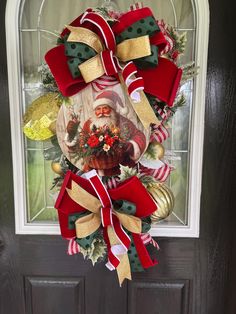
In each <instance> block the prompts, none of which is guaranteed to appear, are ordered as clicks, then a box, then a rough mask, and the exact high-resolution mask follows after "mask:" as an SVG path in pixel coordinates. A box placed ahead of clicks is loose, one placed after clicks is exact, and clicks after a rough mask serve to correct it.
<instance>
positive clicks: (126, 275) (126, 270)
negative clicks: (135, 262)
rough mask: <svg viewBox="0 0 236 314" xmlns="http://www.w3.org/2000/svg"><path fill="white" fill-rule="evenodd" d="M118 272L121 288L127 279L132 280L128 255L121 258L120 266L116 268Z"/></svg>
mask: <svg viewBox="0 0 236 314" xmlns="http://www.w3.org/2000/svg"><path fill="white" fill-rule="evenodd" d="M116 271H117V275H118V279H119V284H120V287H121V286H122V283H123V282H124V280H125V279H128V280H132V277H131V269H130V263H129V257H128V254H125V255H122V256H121V258H120V264H119V265H118V267H117V268H116Z"/></svg>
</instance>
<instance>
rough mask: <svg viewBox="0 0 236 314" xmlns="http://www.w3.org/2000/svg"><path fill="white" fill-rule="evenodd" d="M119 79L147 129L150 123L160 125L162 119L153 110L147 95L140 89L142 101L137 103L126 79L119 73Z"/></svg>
mask: <svg viewBox="0 0 236 314" xmlns="http://www.w3.org/2000/svg"><path fill="white" fill-rule="evenodd" d="M119 79H120V82H121V86H122V88H123V89H124V92H125V94H126V95H127V97H128V98H129V101H130V103H131V105H132V107H133V109H134V111H135V112H136V114H137V116H138V118H139V120H140V121H141V123H142V125H143V126H144V128H145V129H149V127H150V124H152V123H153V124H156V125H160V123H161V122H160V121H159V120H158V118H157V117H156V115H155V112H154V111H153V109H152V107H151V105H150V103H149V101H148V99H147V97H146V96H145V94H144V92H143V91H139V92H138V93H139V96H140V101H139V102H137V103H135V102H134V101H133V100H132V98H131V97H130V96H128V95H129V93H128V90H127V87H126V85H125V82H124V79H123V77H122V75H121V74H120V75H119Z"/></svg>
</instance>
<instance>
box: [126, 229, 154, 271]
mask: <svg viewBox="0 0 236 314" xmlns="http://www.w3.org/2000/svg"><path fill="white" fill-rule="evenodd" d="M132 236H133V240H134V244H135V247H136V250H137V253H138V257H139V259H140V262H141V264H142V266H143V268H149V267H152V266H154V265H156V264H158V262H157V261H153V260H152V259H151V257H150V255H149V253H148V251H147V249H146V247H145V245H144V244H143V240H142V238H141V236H140V235H139V234H135V233H133V234H132Z"/></svg>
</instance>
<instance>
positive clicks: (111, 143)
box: [24, 5, 195, 285]
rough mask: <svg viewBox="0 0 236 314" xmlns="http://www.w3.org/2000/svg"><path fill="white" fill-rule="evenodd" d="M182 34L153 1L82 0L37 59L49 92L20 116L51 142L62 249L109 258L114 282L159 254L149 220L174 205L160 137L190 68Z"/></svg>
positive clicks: (30, 132) (28, 130)
mask: <svg viewBox="0 0 236 314" xmlns="http://www.w3.org/2000/svg"><path fill="white" fill-rule="evenodd" d="M185 44H186V35H185V34H182V35H179V34H178V33H177V32H176V30H175V29H174V28H173V27H171V26H169V25H167V24H166V23H165V22H164V21H162V20H161V21H156V19H155V18H154V16H153V14H152V11H151V9H150V8H147V7H141V6H140V5H132V6H131V8H130V10H129V11H128V12H126V13H122V14H119V13H117V12H112V11H108V10H105V9H104V8H103V9H88V10H86V12H85V13H83V14H82V15H80V16H79V17H78V18H76V19H75V20H74V21H73V22H71V23H70V24H69V25H68V26H66V27H65V29H64V30H63V31H62V33H61V34H60V36H59V38H58V41H57V46H56V47H54V48H52V49H51V50H49V51H48V52H47V54H46V56H45V60H46V63H47V64H43V65H42V66H41V67H40V69H39V71H40V73H41V76H42V82H43V84H44V87H45V90H46V92H45V94H44V95H43V96H41V97H39V98H37V99H36V100H35V101H34V102H33V103H32V104H31V106H29V108H28V110H27V112H26V114H25V116H24V133H25V135H26V136H27V137H29V138H30V139H32V140H37V141H44V140H47V139H51V140H52V143H53V148H52V150H51V152H50V153H49V154H46V155H45V158H47V159H51V160H52V169H53V170H54V172H56V173H57V174H58V176H57V177H56V178H55V179H54V182H53V188H54V189H55V190H56V191H58V197H57V200H56V203H55V208H56V209H57V210H58V217H59V224H60V228H61V234H62V236H63V237H64V238H66V239H68V240H69V245H68V254H69V255H73V254H77V253H82V254H83V255H84V257H85V258H88V259H90V260H91V261H92V263H93V264H95V263H96V262H98V261H100V260H104V259H106V266H107V267H108V269H110V270H115V269H116V270H117V274H118V278H119V283H120V285H121V284H122V282H123V280H124V279H125V278H127V279H131V272H132V271H143V270H144V269H146V268H149V267H151V266H153V265H155V264H156V263H157V261H156V260H155V258H152V257H151V253H150V248H151V247H154V248H155V249H158V248H159V247H158V244H157V243H156V241H155V240H154V239H152V237H151V236H150V234H149V230H150V228H151V225H152V223H155V222H157V221H159V220H161V219H164V218H166V217H167V216H168V215H170V213H171V212H172V210H173V207H174V196H173V193H172V191H171V190H170V189H169V188H168V186H167V185H165V184H164V182H165V181H166V180H167V178H168V176H169V175H170V172H171V171H172V170H173V169H172V167H171V166H170V165H169V164H168V163H167V162H166V161H165V160H164V154H165V149H164V146H163V142H164V141H165V140H166V139H167V138H168V137H169V133H168V128H167V127H166V125H167V122H168V120H169V119H170V118H171V117H172V116H173V115H174V113H175V111H176V109H177V108H178V107H180V106H182V105H183V104H184V102H185V98H184V95H183V94H182V93H180V91H179V90H180V88H179V87H180V85H181V84H183V83H184V82H185V81H186V80H187V79H189V78H191V77H192V76H193V75H194V73H195V68H194V65H193V64H188V65H186V66H182V67H179V66H178V65H177V64H178V58H179V56H180V55H181V54H183V53H184V49H185ZM151 251H153V250H151Z"/></svg>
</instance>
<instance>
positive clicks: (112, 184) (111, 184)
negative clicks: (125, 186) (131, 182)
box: [105, 177, 119, 189]
mask: <svg viewBox="0 0 236 314" xmlns="http://www.w3.org/2000/svg"><path fill="white" fill-rule="evenodd" d="M118 183H119V178H114V177H111V178H109V179H108V180H107V182H106V183H105V187H106V189H115V188H117V185H118Z"/></svg>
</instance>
